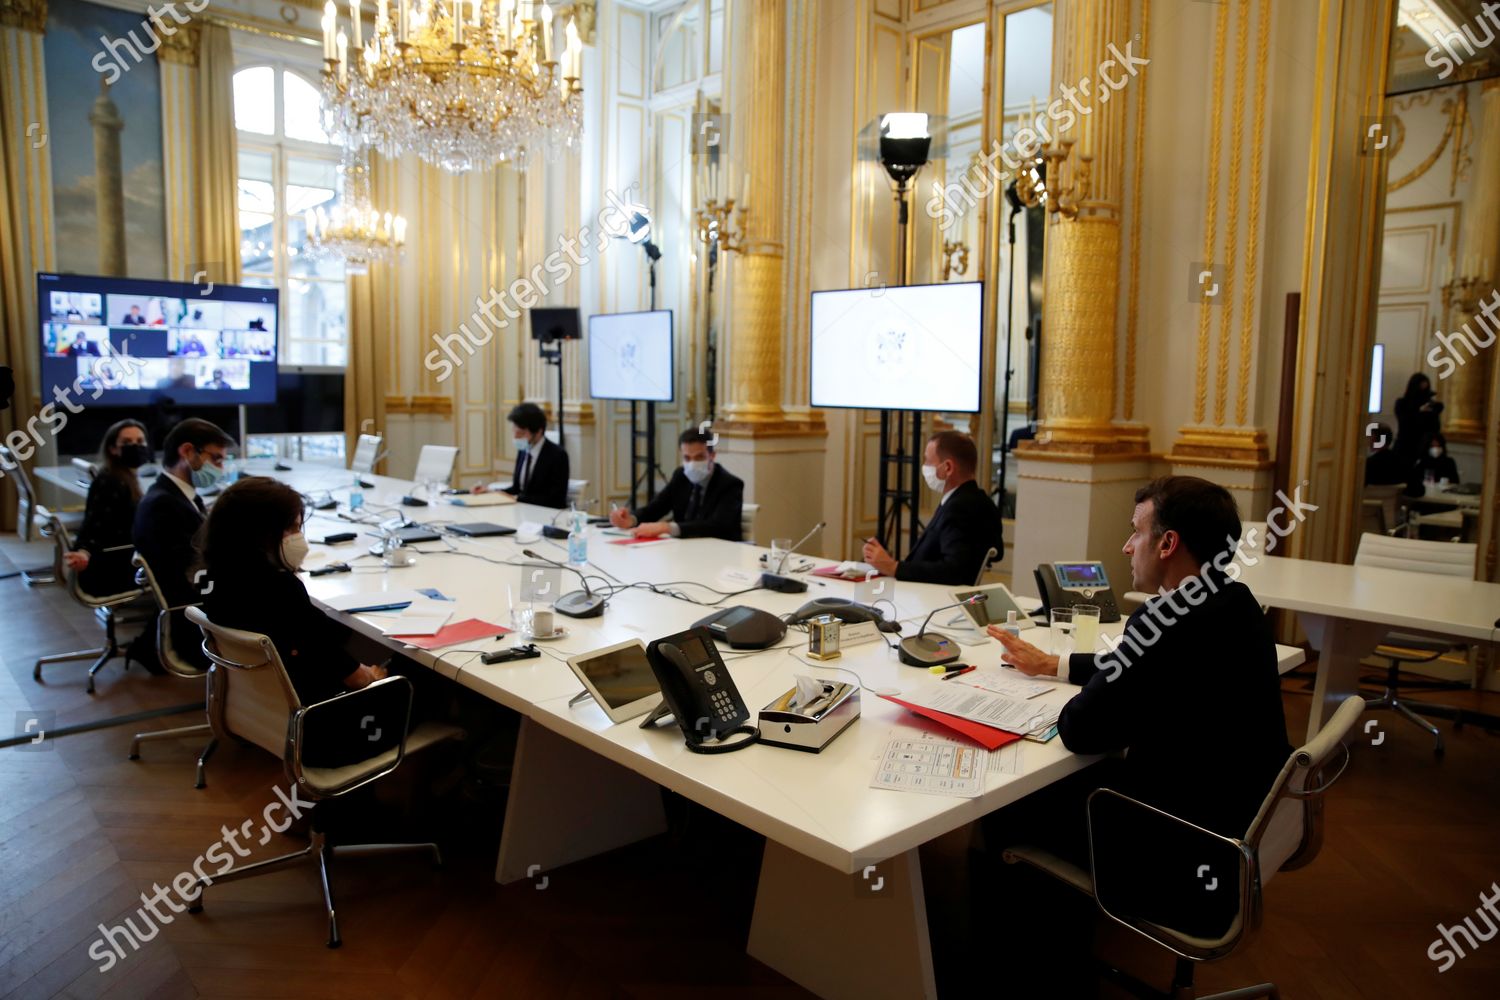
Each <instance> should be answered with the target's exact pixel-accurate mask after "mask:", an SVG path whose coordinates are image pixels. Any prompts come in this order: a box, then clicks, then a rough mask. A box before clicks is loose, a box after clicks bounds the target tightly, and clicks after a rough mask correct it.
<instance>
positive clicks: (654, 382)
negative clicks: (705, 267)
mask: <svg viewBox="0 0 1500 1000" xmlns="http://www.w3.org/2000/svg"><path fill="white" fill-rule="evenodd" d="M672 367H673V366H672V311H671V310H670V309H658V310H656V311H654V312H635V313H608V314H605V315H602V316H590V317H589V395H591V396H593V397H594V398H595V399H629V400H635V401H638V402H648V403H670V402H671V401H672Z"/></svg>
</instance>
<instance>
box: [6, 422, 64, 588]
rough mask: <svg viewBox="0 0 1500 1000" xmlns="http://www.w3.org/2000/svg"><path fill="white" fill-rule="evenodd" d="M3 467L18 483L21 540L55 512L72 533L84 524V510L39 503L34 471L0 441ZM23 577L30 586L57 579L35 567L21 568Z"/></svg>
mask: <svg viewBox="0 0 1500 1000" xmlns="http://www.w3.org/2000/svg"><path fill="white" fill-rule="evenodd" d="M0 470H3V471H4V472H5V477H6V478H7V479H9V480H10V481H11V482H13V483H15V484H16V534H18V535H20V536H21V541H23V542H29V541H31V537H32V532H33V530H39V529H40V528H41V527H42V525H44V524H46V523H47V519H48V518H49V517H52V516H54V515H55V516H56V517H57V520H58V522H59V523H61V524H62V525H63V526H65V527H66V528H67V529H68V531H69V532H70V533H71V532H75V531H77V530H78V526H79V525H80V524H82V523H83V511H82V510H69V509H59V510H50V509H48V508H47V507H44V506H42V504H40V503H39V502H37V496H36V484H35V483H33V482H32V481H31V473H29V472H27V471H26V466H24V465H22V464H21V462H20V461H19V460H18V459H17V458H16V453H15V452H13V451H11V450H10V448H8V447H7V446H5V445H3V444H0ZM21 577H22V579H23V580H24V582H25V583H26V584H27V585H32V584H38V583H53V582H55V581H56V580H57V579H58V577H57V574H56V573H55V572H54V573H47V572H36V571H33V570H24V571H22V573H21Z"/></svg>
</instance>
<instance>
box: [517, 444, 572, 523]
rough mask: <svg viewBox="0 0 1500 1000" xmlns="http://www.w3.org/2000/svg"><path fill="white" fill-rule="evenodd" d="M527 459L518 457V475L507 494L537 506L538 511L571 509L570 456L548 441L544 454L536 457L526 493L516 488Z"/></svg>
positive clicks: (538, 453) (542, 449)
mask: <svg viewBox="0 0 1500 1000" xmlns="http://www.w3.org/2000/svg"><path fill="white" fill-rule="evenodd" d="M525 457H526V456H525V455H520V456H517V458H516V472H515V476H514V477H513V478H512V479H511V484H510V485H509V486H508V487H506V489H505V492H507V493H509V494H510V495H511V496H513V497H515V498H516V499H518V500H520V501H521V502H522V503H534V504H536V505H537V506H538V507H566V506H567V505H568V453H567V452H565V451H563V450H562V449H561V448H559V447H558V446H557V445H555V444H553V443H552V442H551V441H548V442H547V443H546V444H544V445H542V448H541V451H538V452H536V453H535V454H533V455H532V459H533V460H534V461H535V462H536V464H535V465H534V466H532V469H531V478H530V479H528V480H527V481H526V488H525V489H524V490H523V489H521V488H520V487H519V486H517V485H516V484H517V483H519V482H520V479H521V462H522V461H523V460H524V459H525Z"/></svg>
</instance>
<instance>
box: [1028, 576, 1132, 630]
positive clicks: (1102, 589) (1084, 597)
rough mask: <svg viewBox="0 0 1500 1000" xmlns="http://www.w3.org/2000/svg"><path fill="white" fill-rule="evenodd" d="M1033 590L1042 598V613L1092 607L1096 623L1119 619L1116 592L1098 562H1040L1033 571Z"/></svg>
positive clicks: (1106, 622)
mask: <svg viewBox="0 0 1500 1000" xmlns="http://www.w3.org/2000/svg"><path fill="white" fill-rule="evenodd" d="M1036 589H1037V592H1038V593H1039V594H1041V596H1042V613H1043V614H1046V613H1047V612H1049V611H1051V610H1052V609H1053V608H1071V607H1076V606H1077V605H1079V604H1092V605H1094V606H1096V607H1097V608H1098V609H1099V621H1101V622H1103V623H1105V624H1108V623H1110V622H1117V621H1119V620H1120V608H1119V605H1118V604H1116V603H1115V592H1114V591H1113V590H1111V589H1110V586H1109V577H1108V576H1107V575H1105V572H1104V564H1103V563H1101V562H1053V563H1042V564H1040V565H1039V566H1037V568H1036Z"/></svg>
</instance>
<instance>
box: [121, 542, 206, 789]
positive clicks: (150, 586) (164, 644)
mask: <svg viewBox="0 0 1500 1000" xmlns="http://www.w3.org/2000/svg"><path fill="white" fill-rule="evenodd" d="M132 562H133V563H134V564H135V567H136V582H138V583H140V584H141V585H142V586H143V587H144V588H145V591H146V593H148V594H150V595H151V596H152V597H153V598H154V599H155V600H156V655H157V659H158V660H160V662H161V665H162V669H163V670H165V671H166V672H167V673H169V674H171V675H172V676H173V677H183V678H186V679H188V680H191V681H197V682H198V683H199V684H203V685H204V686H205V688H206V687H207V684H206V678H207V677H208V671H207V670H205V669H204V668H203V667H202V666H201V665H200V664H197V663H194V662H192V661H191V660H186V659H184V658H183V657H182V656H180V655H178V653H177V647H176V646H175V645H173V643H172V630H173V628H181V627H182V626H181V625H176V626H174V625H173V622H174V620H175V621H179V622H180V621H182V619H179V618H178V617H177V616H176V615H174V614H173V613H172V612H174V611H182V610H184V609H185V608H186V607H187V605H179V606H174V605H173V604H172V603H171V601H169V600H168V599H167V595H166V594H164V593H163V592H162V589H161V587H159V586H157V583H156V574H154V573H152V572H151V567H150V566H148V565H147V564H146V560H144V559H142V558H141V556H140V554H139V553H137V554H136V556H135V558H134V559H133V560H132ZM205 707H207V699H206V697H205ZM211 732H212V729H211V727H210V726H209V724H208V723H207V722H206V721H205V722H200V723H198V724H197V725H193V726H178V727H177V728H175V729H157V730H148V731H147V732H143V733H136V734H135V739H133V740H131V741H130V759H131V760H140V759H141V744H142V743H150V742H153V741H156V740H175V739H181V738H182V737H184V736H200V735H201V736H209V735H210V734H211ZM207 763H208V751H207V750H206V749H205V751H204V752H203V753H202V754H200V755H199V756H198V777H197V782H196V783H195V786H194V787H196V788H202V787H203V768H204V765H206V764H207Z"/></svg>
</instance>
